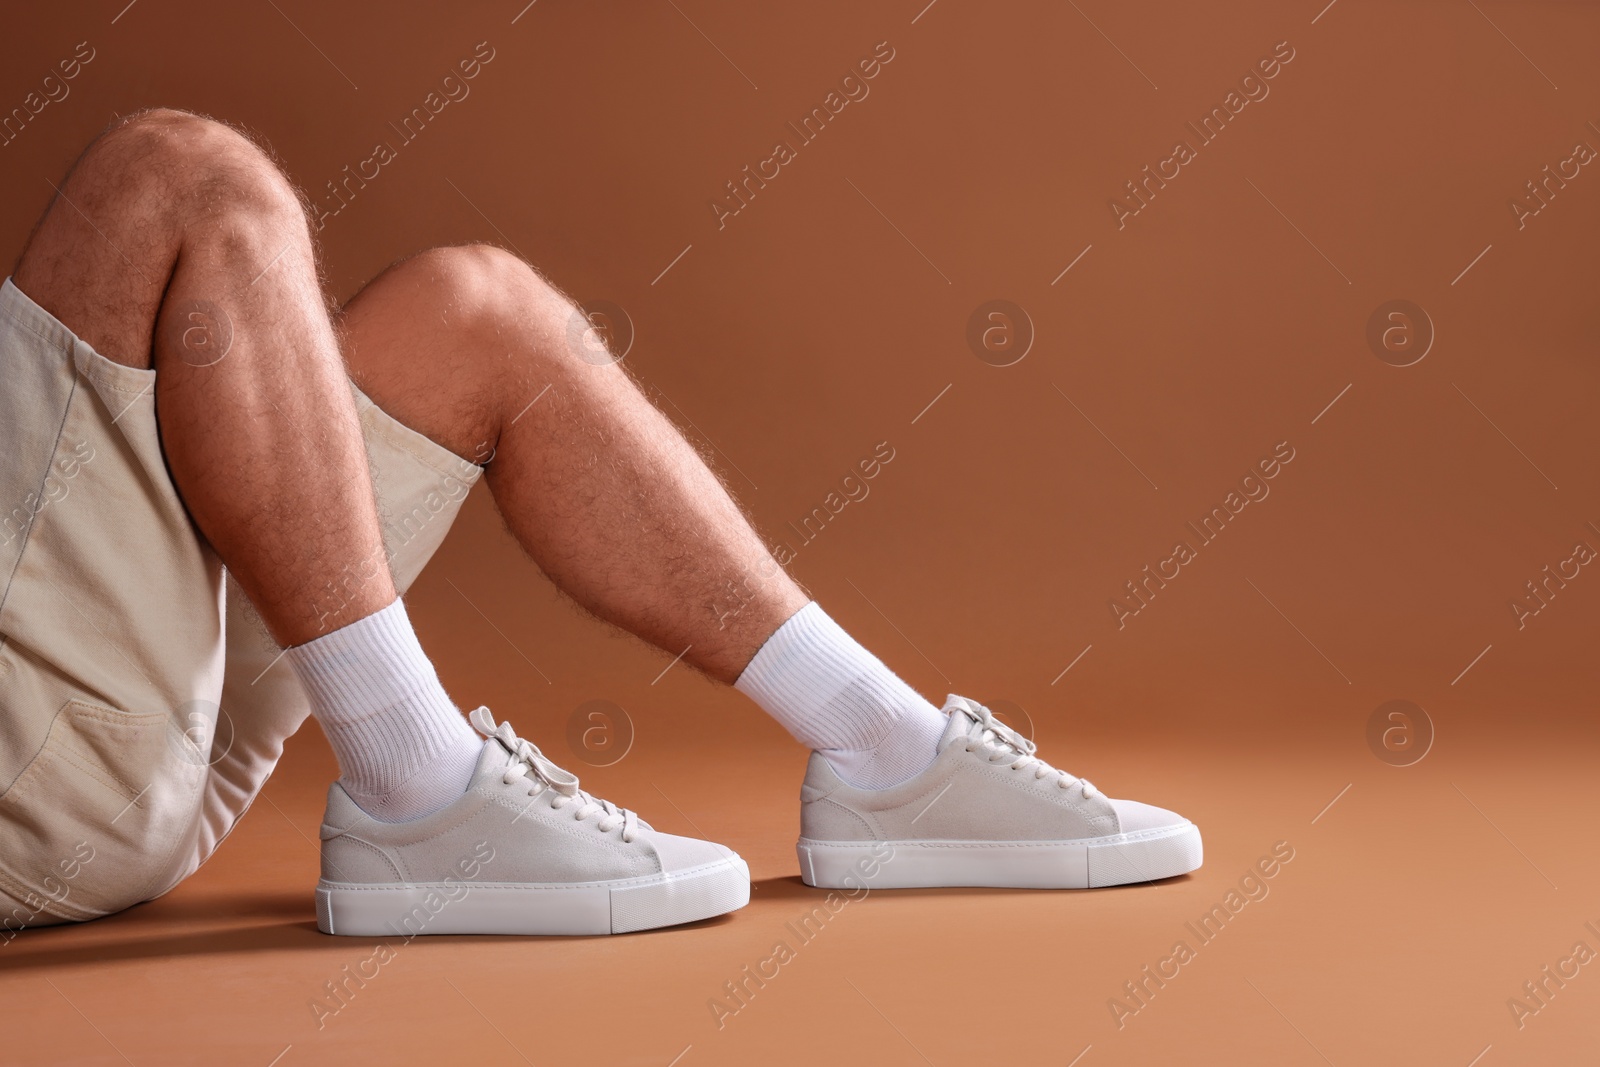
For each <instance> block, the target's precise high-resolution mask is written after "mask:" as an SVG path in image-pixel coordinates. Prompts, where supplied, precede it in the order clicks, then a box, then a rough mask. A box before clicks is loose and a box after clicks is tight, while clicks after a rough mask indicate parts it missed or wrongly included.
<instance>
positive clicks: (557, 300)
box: [341, 245, 808, 682]
mask: <svg viewBox="0 0 1600 1067" xmlns="http://www.w3.org/2000/svg"><path fill="white" fill-rule="evenodd" d="M575 314H576V312H575V310H574V308H573V306H572V304H571V303H570V302H569V301H568V300H567V299H566V298H565V297H564V296H562V294H561V293H559V292H557V291H556V290H555V289H554V288H553V287H551V286H550V285H549V284H548V283H547V282H545V281H544V279H543V278H541V277H540V276H539V275H538V273H536V272H535V271H534V270H533V269H532V268H530V267H529V266H528V265H527V264H525V263H523V262H522V261H521V260H519V259H517V258H516V257H515V256H512V255H511V254H510V253H507V252H503V251H501V250H499V249H496V248H492V247H489V246H486V245H472V246H466V247H461V248H443V249H434V250H432V251H429V252H425V253H423V254H421V255H419V256H416V257H414V258H412V259H408V260H405V261H403V262H401V263H399V264H397V265H395V266H394V267H391V268H390V269H389V270H388V271H387V272H385V273H384V274H382V275H380V276H379V277H378V278H377V279H376V280H374V281H373V282H372V284H371V285H369V286H368V287H367V288H366V289H364V290H363V291H362V292H361V293H360V294H359V295H357V297H356V298H355V299H354V300H352V301H351V303H350V304H349V306H348V307H347V308H346V309H345V310H344V312H343V313H342V315H341V329H342V333H343V340H344V349H345V355H346V359H347V360H348V362H349V365H350V372H351V375H352V377H354V378H355V380H356V382H357V384H358V385H360V386H361V388H362V389H363V390H364V391H365V392H366V393H367V394H368V395H369V396H371V397H372V399H373V400H374V401H375V402H376V403H377V404H378V406H379V407H381V408H383V409H384V410H385V411H387V412H388V413H389V414H391V415H393V416H394V417H395V418H397V419H399V420H400V421H401V422H404V423H405V424H406V425H408V426H410V427H412V428H413V429H415V430H417V431H419V432H421V433H423V434H425V435H427V436H428V437H430V438H432V439H433V440H435V441H437V442H439V443H440V444H442V445H444V446H445V447H446V448H449V449H451V450H452V451H453V452H455V453H456V454H457V455H460V456H464V457H466V458H468V459H473V460H475V461H477V462H480V463H483V462H485V461H488V462H487V471H488V473H487V480H488V484H489V487H490V489H491V491H492V492H493V493H494V498H495V503H496V504H497V505H498V507H499V509H500V511H501V514H502V515H504V516H505V519H506V522H507V523H508V524H509V526H510V527H511V531H512V533H513V534H514V535H515V536H516V538H517V540H518V541H519V542H521V544H522V546H523V548H524V549H525V550H526V551H527V552H528V554H529V555H530V556H532V558H533V560H534V561H535V562H536V563H537V564H538V565H539V566H540V567H541V568H542V569H543V570H544V572H545V573H546V574H547V575H549V577H550V578H551V580H552V581H554V582H555V583H556V584H557V585H558V586H559V587H560V588H562V589H563V590H565V591H566V592H567V593H568V594H569V595H571V596H572V597H573V598H574V599H575V600H577V601H578V603H579V604H581V605H582V606H583V607H584V608H586V609H588V610H589V611H591V612H593V613H594V614H595V615H598V616H599V617H600V618H602V619H605V620H607V621H608V622H612V623H614V624H616V625H618V626H621V627H622V628H624V629H626V630H629V631H631V632H633V633H635V634H638V635H639V636H641V637H643V638H645V639H646V640H648V641H650V642H651V643H653V644H655V645H658V646H659V647H661V648H663V649H665V650H667V651H669V652H671V653H672V654H674V655H676V654H678V653H680V652H683V651H684V649H685V648H687V649H688V650H689V651H688V652H687V653H686V654H685V656H684V658H685V660H686V661H688V662H690V663H692V664H693V665H695V666H697V667H699V668H700V669H701V670H703V671H705V672H706V673H708V674H710V675H711V676H713V677H715V678H718V679H720V680H722V681H726V682H732V681H733V680H734V679H736V678H737V677H738V676H739V673H740V672H741V671H742V670H743V668H744V666H745V665H746V664H747V663H749V662H750V659H751V657H752V656H754V655H755V653H756V650H757V649H759V648H760V647H761V644H762V643H763V642H764V641H765V640H766V639H767V638H768V637H769V636H771V634H772V632H773V631H774V630H776V629H777V628H778V626H780V625H781V624H782V623H783V621H784V620H785V619H787V618H789V616H791V615H793V614H794V613H795V612H796V611H798V610H799V609H800V608H801V607H802V606H804V605H805V603H806V602H807V600H808V597H807V596H806V594H805V593H804V592H802V591H801V589H800V588H799V586H797V585H796V584H795V583H794V581H793V580H791V579H790V578H789V577H788V575H787V574H785V573H784V572H783V570H782V568H781V567H779V566H778V564H777V562H776V561H775V560H774V559H773V558H772V556H771V555H770V554H769V553H768V552H767V549H766V547H765V546H764V545H763V544H762V543H761V539H760V538H759V537H758V536H757V535H756V533H755V531H753V530H752V529H751V528H750V525H749V523H748V522H747V521H746V520H745V517H744V515H743V513H742V512H741V511H740V510H739V507H738V506H737V505H736V504H735V503H734V502H733V500H732V498H730V497H729V495H728V493H727V492H726V490H725V489H724V488H723V486H722V484H721V483H720V482H719V481H718V480H717V478H716V476H715V475H714V474H713V473H712V472H711V471H710V470H709V469H707V467H706V466H705V464H704V463H702V462H701V459H700V457H699V455H697V454H696V453H695V451H694V449H693V448H691V447H690V446H689V444H688V443H687V442H686V441H684V439H683V437H682V435H681V434H679V433H678V431H677V430H676V429H675V428H674V427H673V426H672V424H671V423H670V422H669V421H668V420H667V419H666V418H665V417H664V416H663V415H662V414H661V413H660V412H659V411H657V410H656V409H655V407H653V406H652V405H651V404H650V403H649V401H648V400H646V399H645V397H644V395H643V394H642V393H640V391H639V390H638V388H637V387H636V386H635V385H634V384H633V382H632V381H631V380H630V379H629V377H628V375H627V374H626V373H625V372H624V371H623V369H622V368H621V366H619V365H616V364H612V363H603V362H602V363H599V364H597V363H596V362H593V361H590V360H585V359H583V358H580V357H579V355H578V354H577V352H576V351H575V350H574V347H573V345H572V343H571V341H570V339H569V338H570V337H571V324H572V322H573V316H574V315H575ZM530 404H531V406H530Z"/></svg>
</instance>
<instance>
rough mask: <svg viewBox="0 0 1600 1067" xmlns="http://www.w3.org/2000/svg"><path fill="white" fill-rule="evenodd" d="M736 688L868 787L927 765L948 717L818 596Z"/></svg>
mask: <svg viewBox="0 0 1600 1067" xmlns="http://www.w3.org/2000/svg"><path fill="white" fill-rule="evenodd" d="M734 687H735V688H737V689H738V690H739V691H740V692H741V693H743V694H744V695H745V696H748V697H749V698H750V699H751V700H754V701H755V702H756V703H757V704H759V705H761V708H762V710H764V711H765V712H766V713H767V714H768V715H771V716H772V717H773V718H774V719H777V720H778V721H779V722H780V723H782V724H783V726H784V728H785V729H787V730H788V731H789V732H790V733H791V734H793V735H794V736H795V739H796V740H797V741H799V742H800V743H801V744H804V745H809V746H810V747H811V748H813V749H815V750H817V751H818V752H821V753H822V754H823V755H824V756H826V757H827V758H828V762H829V763H832V764H833V766H834V768H835V769H836V770H838V772H839V774H840V775H841V776H842V777H843V778H844V779H845V780H846V781H848V782H850V783H851V784H853V785H857V786H860V787H862V788H865V789H884V788H887V787H888V786H891V785H895V784H897V783H899V782H903V781H905V780H906V779H908V778H910V777H912V776H913V775H916V774H918V773H920V772H921V771H924V770H926V769H927V768H928V766H929V765H930V764H932V763H933V760H934V757H935V756H936V755H937V752H936V746H937V745H938V742H939V738H940V736H941V735H942V734H943V733H944V728H945V724H946V722H947V721H948V720H947V719H946V717H945V715H944V713H943V712H941V711H940V710H939V709H938V708H936V707H934V706H933V705H932V704H930V703H928V702H927V701H926V700H924V699H923V698H922V697H920V696H918V695H917V693H916V691H915V690H913V689H912V688H911V687H910V686H909V685H907V684H906V683H905V682H902V681H901V680H900V679H899V677H898V676H896V675H895V673H894V672H893V671H891V670H889V668H888V667H885V666H884V665H883V662H882V661H881V660H879V659H878V657H877V656H874V655H873V654H872V653H871V652H868V651H867V650H866V649H864V648H862V647H861V646H860V645H859V644H857V643H856V641H855V639H854V638H852V637H851V636H850V635H849V634H847V633H845V632H844V631H843V630H842V629H840V628H839V624H838V623H836V622H834V621H833V620H832V619H830V618H829V617H828V613H827V612H825V611H823V610H822V607H821V605H819V604H818V603H817V602H816V601H814V600H813V601H812V602H811V603H809V604H807V605H806V606H805V607H803V608H801V609H800V610H799V611H797V612H795V614H794V615H793V616H791V617H790V618H789V620H788V621H787V622H785V623H784V624H783V625H782V626H780V627H778V629H777V631H776V632H775V633H773V635H772V636H771V637H769V638H767V642H766V644H764V645H762V646H761V648H760V649H759V650H758V651H757V652H756V654H755V658H753V659H752V660H751V661H750V663H749V665H748V666H747V667H745V669H744V672H743V673H742V674H740V675H739V679H738V681H736V682H734Z"/></svg>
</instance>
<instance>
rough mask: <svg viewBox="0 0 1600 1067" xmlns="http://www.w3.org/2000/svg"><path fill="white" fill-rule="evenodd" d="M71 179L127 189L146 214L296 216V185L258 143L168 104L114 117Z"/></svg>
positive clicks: (113, 190)
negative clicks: (172, 211)
mask: <svg viewBox="0 0 1600 1067" xmlns="http://www.w3.org/2000/svg"><path fill="white" fill-rule="evenodd" d="M72 180H73V182H74V183H75V184H79V185H81V184H83V183H85V182H87V183H89V184H91V185H93V186H98V187H100V190H101V191H102V192H103V193H105V194H108V195H117V190H120V191H121V192H120V195H123V196H130V197H133V198H135V200H136V203H137V205H138V207H139V209H141V210H142V211H143V212H145V213H146V214H160V213H161V212H163V211H164V210H167V209H171V208H179V209H182V210H183V211H185V212H187V213H188V214H189V215H191V216H192V215H194V214H196V213H199V214H203V215H221V214H239V213H250V214H259V215H275V216H285V215H294V216H297V217H300V218H302V219H303V217H304V210H303V207H302V204H301V201H300V198H299V195H298V194H297V193H296V192H295V189H294V186H293V185H292V184H291V183H290V182H289V180H288V179H287V178H286V177H284V175H283V172H282V171H280V170H279V169H278V166H277V165H276V164H275V163H274V162H273V161H272V158H271V157H270V156H269V155H268V154H267V153H266V151H264V150H263V149H262V148H261V147H260V146H259V145H257V144H256V143H255V142H254V141H252V140H251V139H250V138H249V137H247V136H245V135H244V134H243V133H241V132H239V131H238V130H236V129H234V128H233V127H231V126H229V125H227V124H225V123H222V122H218V121H216V120H214V119H210V118H207V117H205V116H203V115H197V114H194V113H193V112H188V111H180V110H177V109H174V108H152V109H150V110H146V111H140V112H137V113H136V114H133V115H129V116H127V117H126V118H124V119H121V120H119V121H118V122H117V123H115V124H114V125H112V126H111V128H110V129H108V130H107V131H106V132H105V133H103V134H102V135H101V136H100V138H99V139H98V140H96V141H95V142H94V144H93V145H91V146H90V148H89V150H88V151H87V152H86V153H85V154H84V158H83V161H82V162H81V163H80V165H79V167H78V168H77V170H75V171H74V174H73V178H72Z"/></svg>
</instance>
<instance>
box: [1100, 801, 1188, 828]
mask: <svg viewBox="0 0 1600 1067" xmlns="http://www.w3.org/2000/svg"><path fill="white" fill-rule="evenodd" d="M1111 806H1112V807H1113V808H1114V809H1116V812H1117V825H1118V828H1119V829H1120V830H1121V831H1122V832H1123V833H1125V834H1136V833H1139V832H1141V831H1143V830H1165V829H1167V828H1169V827H1173V826H1183V825H1185V824H1186V823H1188V821H1189V820H1188V819H1185V818H1184V817H1183V816H1182V815H1179V814H1178V813H1177V812H1175V811H1168V810H1167V809H1166V808H1158V807H1156V806H1155V805H1154V804H1141V803H1140V802H1139V801H1137V800H1113V801H1111Z"/></svg>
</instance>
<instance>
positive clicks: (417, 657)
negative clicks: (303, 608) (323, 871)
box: [286, 599, 478, 795]
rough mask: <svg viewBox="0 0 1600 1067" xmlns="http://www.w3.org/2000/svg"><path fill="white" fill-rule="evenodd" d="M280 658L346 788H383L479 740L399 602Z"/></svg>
mask: <svg viewBox="0 0 1600 1067" xmlns="http://www.w3.org/2000/svg"><path fill="white" fill-rule="evenodd" d="M286 658H287V659H288V660H289V662H290V664H291V666H292V667H293V668H294V670H295V673H296V674H297V675H298V676H299V677H300V680H301V682H302V683H304V685H305V687H306V691H307V693H308V695H309V696H310V698H311V706H312V710H313V712H314V713H315V714H316V717H317V721H318V722H319V723H321V725H322V729H323V731H324V732H325V733H326V734H327V735H328V742H329V744H331V745H332V746H333V749H334V754H335V755H336V756H338V758H339V768H340V772H341V777H342V779H343V780H344V782H345V784H346V785H347V786H348V787H349V788H350V789H351V791H352V792H357V793H362V794H368V795H382V794H385V793H388V792H390V791H392V790H394V789H395V788H397V787H398V786H399V785H401V784H402V783H404V782H406V781H407V780H408V779H410V778H411V777H412V776H413V775H415V774H416V773H417V771H418V770H419V769H420V768H422V767H423V766H425V765H426V764H427V763H428V762H429V761H430V760H432V759H434V758H435V757H437V756H439V755H440V754H441V753H444V752H447V751H451V750H463V751H464V749H465V746H466V745H467V744H471V745H473V746H474V747H476V746H477V744H478V739H477V735H476V734H475V733H474V732H473V730H472V727H471V726H469V725H467V722H466V720H465V719H463V718H462V717H461V712H460V711H459V710H458V709H457V708H456V706H455V704H454V703H452V702H451V700H450V697H449V695H448V694H446V693H445V691H444V687H443V686H441V685H440V684H439V676H438V674H437V672H435V671H434V669H433V664H432V663H431V662H430V661H429V660H428V657H427V655H426V654H425V653H424V652H423V651H422V646H421V645H420V644H419V643H418V642H417V636H416V633H415V631H413V630H412V628H411V620H410V618H409V617H408V616H407V615H406V609H405V604H404V602H402V601H400V600H398V599H396V600H395V602H394V603H393V604H390V605H389V606H388V607H386V608H384V609H383V610H381V611H377V612H374V613H373V614H371V615H368V616H367V617H366V618H364V619H360V620H357V621H356V622H353V623H351V624H350V625H348V626H345V627H342V628H341V629H338V630H335V631H334V632H333V633H330V634H325V635H324V636H322V637H319V638H317V639H316V640H314V641H311V642H308V643H307V644H304V645H300V646H298V647H296V648H293V649H290V650H289V653H288V655H287V657H286Z"/></svg>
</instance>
